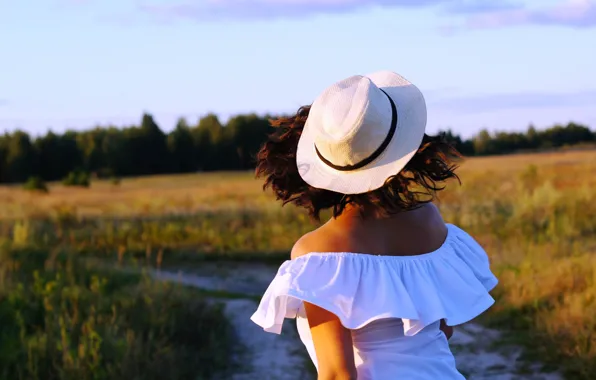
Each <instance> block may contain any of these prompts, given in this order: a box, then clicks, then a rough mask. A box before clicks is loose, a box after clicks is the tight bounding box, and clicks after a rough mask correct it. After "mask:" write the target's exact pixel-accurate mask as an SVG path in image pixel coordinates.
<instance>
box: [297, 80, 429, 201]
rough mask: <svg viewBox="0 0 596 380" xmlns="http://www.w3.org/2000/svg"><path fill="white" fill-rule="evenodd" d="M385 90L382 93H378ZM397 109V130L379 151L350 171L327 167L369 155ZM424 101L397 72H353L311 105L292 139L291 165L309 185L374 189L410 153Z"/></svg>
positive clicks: (419, 133)
mask: <svg viewBox="0 0 596 380" xmlns="http://www.w3.org/2000/svg"><path fill="white" fill-rule="evenodd" d="M381 90H383V91H385V93H386V94H387V95H386V94H385V93H383V91H381ZM387 96H390V97H391V99H392V100H393V102H394V103H395V106H396V108H397V129H396V131H395V135H394V136H393V138H392V139H391V142H390V143H389V145H388V146H387V148H386V149H385V151H384V152H383V153H382V154H381V155H380V156H379V157H378V158H377V159H376V160H374V161H373V162H371V163H370V164H368V165H366V166H365V167H363V168H360V169H356V170H354V171H340V170H335V169H333V168H331V167H329V166H327V165H326V164H325V163H324V162H323V161H322V160H321V159H320V158H319V156H318V155H317V153H316V150H315V145H316V147H317V148H318V150H319V152H320V153H321V155H322V156H323V157H324V158H325V159H327V160H328V161H330V162H331V163H333V164H334V165H339V166H346V165H354V164H356V163H358V162H360V161H362V160H364V159H365V158H367V157H369V156H370V155H371V154H372V153H373V152H374V151H375V150H376V149H377V148H378V147H379V146H380V145H381V143H382V142H383V140H384V139H385V137H386V136H387V134H388V132H389V129H390V126H391V120H392V111H391V103H390V101H389V99H388V98H387ZM426 118H427V114H426V103H425V100H424V97H423V95H422V93H421V92H420V90H419V89H418V88H417V87H416V86H414V85H413V84H412V83H410V82H409V81H407V80H406V79H405V78H403V77H402V76H400V75H399V74H396V73H393V72H390V71H380V72H376V73H373V74H369V75H366V76H362V75H355V76H352V77H349V78H347V79H344V80H342V81H339V82H337V83H335V84H333V85H332V86H330V87H328V88H327V89H326V90H324V91H323V93H322V94H321V95H319V96H318V97H317V98H316V99H315V101H314V102H313V104H312V105H311V109H310V112H309V115H308V118H307V120H306V123H305V125H304V130H303V131H302V135H301V137H300V140H299V142H298V150H297V152H296V164H297V166H298V169H299V173H300V175H301V177H302V178H303V179H304V181H305V182H306V183H308V184H309V185H311V186H313V187H316V188H322V189H327V190H331V191H336V192H339V193H343V194H359V193H365V192H368V191H371V190H375V189H377V188H379V187H381V186H383V184H384V183H385V180H386V179H387V178H389V177H391V176H393V175H396V174H398V173H399V172H400V171H401V170H402V169H403V168H404V167H405V165H406V164H407V163H408V161H410V159H411V158H412V157H413V155H414V154H415V153H416V151H417V150H418V148H419V147H420V143H421V142H422V138H423V137H424V131H425V128H426Z"/></svg>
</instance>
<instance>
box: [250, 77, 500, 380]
mask: <svg viewBox="0 0 596 380" xmlns="http://www.w3.org/2000/svg"><path fill="white" fill-rule="evenodd" d="M272 125H273V126H274V127H277V128H278V129H277V132H276V133H274V134H273V135H272V136H271V138H270V139H269V141H268V142H267V143H265V145H264V146H263V147H262V148H261V150H260V152H259V154H258V157H257V159H258V163H257V175H259V176H264V177H266V180H265V188H267V187H270V188H272V190H273V191H274V193H275V195H276V196H277V198H278V199H279V200H281V201H283V202H284V203H294V204H296V205H297V206H300V207H304V208H306V209H307V210H308V213H309V215H310V216H311V217H312V218H313V219H315V220H319V216H320V212H321V211H322V210H325V209H330V210H332V218H331V219H330V220H329V221H328V222H327V223H325V224H324V225H322V226H321V227H319V228H317V229H316V230H314V231H313V232H310V233H308V234H306V235H304V236H303V237H302V238H300V239H299V240H298V241H297V242H296V244H295V245H294V247H293V249H292V253H291V260H287V261H286V262H284V263H283V264H282V265H281V267H280V268H279V271H278V273H277V275H276V276H275V278H274V279H273V281H272V282H271V284H270V286H269V288H268V289H267V291H266V292H265V294H264V296H263V298H262V300H261V303H260V305H259V307H258V309H257V311H256V312H255V313H254V315H253V316H252V320H253V321H254V322H255V323H257V324H259V325H260V326H262V327H263V328H264V329H265V331H268V332H273V333H278V334H279V333H281V328H282V325H283V322H284V319H285V318H297V323H298V329H299V332H300V336H301V338H302V341H303V342H304V344H305V345H306V347H307V349H308V351H309V353H310V356H311V358H312V360H313V362H314V363H315V364H316V365H317V370H318V373H319V379H336V380H337V379H350V380H351V379H355V378H358V379H359V380H363V379H369V380H384V379H408V380H411V379H420V380H423V379H424V380H435V379H446V380H447V379H453V380H454V379H458V380H459V379H461V378H462V376H461V374H459V373H458V371H457V369H456V366H455V360H454V358H453V355H452V354H451V352H450V350H449V345H448V342H447V340H448V336H449V335H450V331H451V330H450V329H451V326H454V325H458V324H461V323H464V322H467V321H469V320H470V319H472V318H474V317H476V316H477V315H479V314H480V313H482V312H483V311H484V310H486V309H487V308H488V307H489V306H490V305H492V303H493V302H494V300H493V299H492V297H491V296H490V295H489V293H488V291H489V290H491V289H492V288H493V287H494V286H495V285H496V283H497V279H496V278H495V277H494V276H493V274H492V273H491V271H490V267H489V262H488V258H487V256H486V253H485V252H484V250H483V249H482V248H481V247H480V246H479V245H478V244H477V243H476V242H475V241H474V239H473V238H472V237H471V236H469V235H468V234H467V233H465V232H464V231H463V230H461V229H459V228H458V227H456V226H453V225H446V224H445V222H444V221H443V220H442V218H441V215H440V214H439V212H438V210H437V208H436V207H435V206H434V205H432V203H431V202H432V201H433V200H434V199H435V195H436V193H437V192H438V191H440V190H442V189H443V188H444V186H443V185H442V183H443V182H445V181H447V180H449V179H454V178H455V179H457V178H458V176H457V175H456V174H455V170H456V168H457V166H456V165H455V164H454V162H455V161H456V160H458V159H459V158H460V157H461V156H460V155H459V153H458V152H457V150H456V149H455V148H454V147H453V146H452V145H451V144H450V143H449V142H448V141H446V140H445V139H444V138H443V137H441V136H437V137H432V136H428V135H426V133H425V127H426V104H425V101H424V97H423V96H422V94H421V92H420V91H419V90H418V89H417V88H416V87H415V86H414V85H413V84H411V83H410V82H408V81H407V80H406V79H405V78H403V77H401V76H400V75H398V74H396V73H392V72H388V71H384V72H377V73H373V74H370V75H368V76H361V75H356V76H352V77H350V78H347V79H345V80H342V81H340V82H337V83H335V84H334V85H332V86H330V87H328V88H327V89H326V90H325V91H323V93H322V94H321V95H320V96H319V97H318V98H317V99H316V100H315V101H314V102H313V104H312V106H308V107H302V108H301V109H300V110H299V111H298V113H297V114H296V115H295V116H292V117H288V118H280V119H277V120H275V121H273V122H272Z"/></svg>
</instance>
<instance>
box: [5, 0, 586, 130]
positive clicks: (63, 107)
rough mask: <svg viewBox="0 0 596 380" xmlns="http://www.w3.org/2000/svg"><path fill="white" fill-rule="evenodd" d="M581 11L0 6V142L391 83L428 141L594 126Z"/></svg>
mask: <svg viewBox="0 0 596 380" xmlns="http://www.w3.org/2000/svg"><path fill="white" fill-rule="evenodd" d="M595 62H596V0H552V1H551V0H503V1H500V0H252V1H251V0H101V1H100V0H42V1H39V0H36V1H34V0H21V1H9V0H0V131H4V130H7V131H13V130H15V129H22V130H25V131H28V132H30V133H32V134H34V135H40V134H43V133H45V132H46V131H48V130H49V129H52V130H53V131H55V132H62V131H64V130H66V129H76V130H83V129H87V128H90V127H93V126H95V125H107V124H112V125H116V126H126V125H131V124H138V123H139V121H140V118H141V115H142V113H143V112H149V113H151V114H152V115H153V116H154V117H155V120H156V121H157V122H158V124H159V125H160V126H161V127H162V129H164V130H166V131H169V130H171V129H172V128H173V127H174V125H175V123H176V120H177V119H178V118H179V117H181V116H183V117H186V118H187V119H188V121H189V122H191V123H195V122H196V121H197V120H198V119H199V118H200V117H201V116H203V115H205V114H207V113H209V112H213V113H216V114H217V115H219V116H220V117H221V118H222V120H224V121H225V120H226V119H227V118H229V117H230V116H231V115H235V114H239V113H249V112H256V113H258V114H265V113H271V114H279V113H290V112H293V111H295V110H297V108H298V107H299V106H301V105H306V104H310V103H311V102H312V101H313V100H314V99H315V98H316V97H317V95H318V94H319V93H321V92H322V91H323V90H324V89H325V88H326V87H328V86H329V85H331V84H333V83H334V82H336V81H339V80H341V79H344V78H346V77H349V76H351V75H355V74H361V75H366V74H367V73H371V72H374V71H378V70H392V71H394V72H397V73H399V74H401V75H402V76H404V77H405V78H407V79H408V80H409V81H411V82H412V83H414V84H415V85H417V86H418V87H419V88H420V89H421V90H422V92H423V93H424V95H425V98H426V101H427V107H428V125H427V130H428V131H429V132H431V133H432V132H434V131H437V130H439V129H446V128H451V129H452V130H453V131H455V132H457V133H460V134H461V135H463V136H465V137H470V136H472V135H473V134H475V133H477V132H478V131H479V130H480V129H482V128H487V129H489V130H491V131H495V130H499V131H518V130H525V129H526V128H527V127H528V125H529V124H530V123H532V124H534V125H535V126H536V127H537V128H546V127H549V126H551V125H553V124H555V123H567V122H569V121H575V122H579V123H583V124H587V125H589V126H591V127H592V128H593V129H596V63H595Z"/></svg>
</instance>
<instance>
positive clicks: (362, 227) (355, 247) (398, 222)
mask: <svg viewBox="0 0 596 380" xmlns="http://www.w3.org/2000/svg"><path fill="white" fill-rule="evenodd" d="M446 236H447V227H446V226H445V222H444V221H443V218H442V217H441V214H440V213H439V210H438V209H437V207H436V206H435V205H433V204H432V203H429V204H424V205H422V206H420V207H419V208H417V209H414V210H411V211H407V212H403V213H400V214H396V215H392V216H391V217H388V218H382V219H375V218H361V217H359V212H358V210H354V209H351V208H348V209H346V210H345V211H344V212H343V214H342V217H340V218H335V219H331V220H329V221H328V222H327V223H326V224H324V225H322V226H321V227H319V228H318V229H316V230H314V231H312V232H310V233H308V234H306V235H304V236H303V237H302V238H301V239H299V240H298V241H297V242H296V244H295V245H294V248H293V250H292V257H293V258H295V257H299V256H301V255H304V254H307V253H309V252H355V253H367V254H370V255H382V256H414V255H420V254H424V253H428V252H432V251H434V250H436V249H437V248H439V247H440V246H441V245H442V244H443V242H444V241H445V238H446Z"/></svg>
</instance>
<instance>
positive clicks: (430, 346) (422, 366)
mask: <svg viewBox="0 0 596 380" xmlns="http://www.w3.org/2000/svg"><path fill="white" fill-rule="evenodd" d="M447 228H448V233H447V238H446V239H445V242H444V243H443V244H442V246H441V247H440V248H438V249H437V250H435V251H433V252H430V253H426V254H422V255H417V256H381V255H371V254H365V253H349V252H332V253H318V252H312V253H309V254H306V255H304V256H301V257H299V258H297V259H294V260H288V261H286V262H284V263H283V264H282V265H281V267H280V268H279V270H278V272H277V275H276V276H275V277H274V278H273V281H272V282H271V284H270V285H269V287H268V288H267V290H266V291H265V294H264V295H263V298H262V300H261V303H260V304H259V307H258V309H257V310H256V312H255V313H254V314H253V315H252V317H251V319H252V321H253V322H255V323H256V324H258V325H260V326H261V327H262V328H263V329H264V330H265V331H267V332H272V333H276V334H280V333H281V329H282V325H283V322H284V319H285V318H297V325H298V331H299V333H300V337H301V340H302V342H303V343H304V344H305V346H306V348H307V350H308V352H309V354H310V357H311V359H312V360H313V362H314V364H315V366H316V365H317V361H316V356H315V351H314V346H313V342H312V338H311V336H310V329H309V326H308V321H307V319H306V314H305V312H304V305H303V301H306V302H309V303H311V304H315V305H317V306H319V307H322V308H324V309H326V310H328V311H330V312H332V313H334V314H335V315H337V317H338V318H339V319H340V321H341V323H342V324H343V325H344V326H345V327H346V328H348V329H351V330H352V339H353V344H354V356H355V360H356V365H357V370H358V379H359V380H367V379H370V380H384V379H408V380H410V379H412V380H414V379H420V380H427V379H428V380H430V379H463V376H462V375H461V374H460V373H459V372H458V371H457V369H456V368H455V360H454V358H453V355H452V353H451V351H450V349H449V344H448V342H447V339H446V338H445V335H444V334H443V333H442V332H441V331H440V329H439V326H440V320H441V319H444V320H445V322H446V323H447V325H450V326H455V325H459V324H462V323H465V322H468V321H470V320H471V319H473V318H475V317H476V316H478V315H479V314H481V313H482V312H484V311H485V310H486V309H488V308H489V307H490V306H491V305H492V304H493V303H494V299H493V298H492V297H491V296H490V294H489V293H488V292H489V291H490V290H492V289H493V288H494V287H495V286H496V285H497V282H498V280H497V278H496V277H495V276H494V275H493V273H492V272H491V270H490V265H489V260H488V257H487V255H486V253H485V251H484V250H483V249H482V247H481V246H480V245H479V244H478V243H477V242H476V241H475V240H474V239H473V238H472V237H471V236H470V235H468V234H467V233H466V232H464V231H463V230H461V229H460V228H458V227H456V226H454V225H447Z"/></svg>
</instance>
